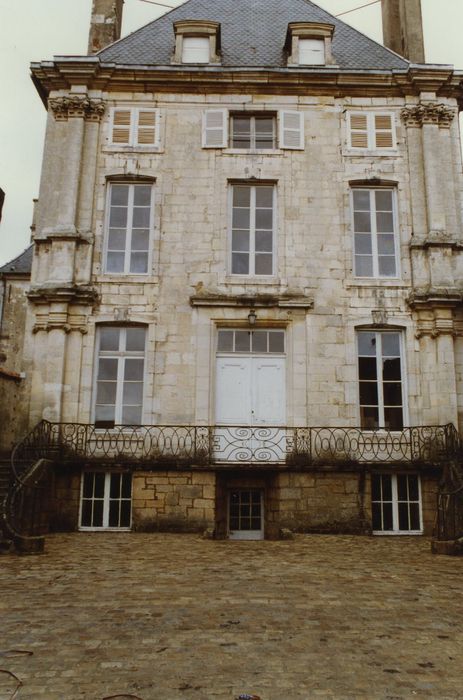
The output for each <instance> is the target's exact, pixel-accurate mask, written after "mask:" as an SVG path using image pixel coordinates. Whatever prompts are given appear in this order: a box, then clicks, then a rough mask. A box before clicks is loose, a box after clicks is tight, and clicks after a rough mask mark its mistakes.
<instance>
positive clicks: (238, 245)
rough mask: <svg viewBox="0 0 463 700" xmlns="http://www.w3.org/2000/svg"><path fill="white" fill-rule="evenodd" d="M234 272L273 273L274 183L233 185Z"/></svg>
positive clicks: (261, 274)
mask: <svg viewBox="0 0 463 700" xmlns="http://www.w3.org/2000/svg"><path fill="white" fill-rule="evenodd" d="M230 189H231V192H230V195H231V207H230V209H231V236H230V238H231V274H232V275H250V276H264V275H273V274H274V269H275V260H274V258H275V253H274V250H275V240H274V239H275V234H274V230H275V187H274V185H246V184H239V185H232V187H231V188H230Z"/></svg>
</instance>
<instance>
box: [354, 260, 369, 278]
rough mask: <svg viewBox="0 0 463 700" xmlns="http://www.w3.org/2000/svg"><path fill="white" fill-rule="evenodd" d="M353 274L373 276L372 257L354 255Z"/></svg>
mask: <svg viewBox="0 0 463 700" xmlns="http://www.w3.org/2000/svg"><path fill="white" fill-rule="evenodd" d="M355 274H356V275H357V277H373V258H372V257H371V255H356V256H355Z"/></svg>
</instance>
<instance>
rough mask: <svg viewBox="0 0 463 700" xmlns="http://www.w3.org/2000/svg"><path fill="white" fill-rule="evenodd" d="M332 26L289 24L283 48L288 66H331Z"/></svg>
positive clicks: (311, 23) (318, 23) (317, 23)
mask: <svg viewBox="0 0 463 700" xmlns="http://www.w3.org/2000/svg"><path fill="white" fill-rule="evenodd" d="M333 34H334V25H333V24H324V23H320V22H291V23H290V24H288V33H287V36H286V45H285V48H286V50H287V51H288V66H331V65H334V63H335V61H334V59H333V53H332V39H333Z"/></svg>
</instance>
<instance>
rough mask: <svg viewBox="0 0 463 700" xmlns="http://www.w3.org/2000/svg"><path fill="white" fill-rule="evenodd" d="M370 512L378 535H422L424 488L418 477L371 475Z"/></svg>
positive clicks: (415, 475)
mask: <svg viewBox="0 0 463 700" xmlns="http://www.w3.org/2000/svg"><path fill="white" fill-rule="evenodd" d="M371 511H372V521H373V522H372V525H373V533H374V534H377V535H385V534H390V535H393V534H396V535H399V534H402V535H410V534H416V535H419V534H421V533H422V531H423V525H422V517H421V484H420V478H419V476H418V475H417V474H372V475H371Z"/></svg>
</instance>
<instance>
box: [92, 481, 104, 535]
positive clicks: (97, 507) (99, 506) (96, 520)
mask: <svg viewBox="0 0 463 700" xmlns="http://www.w3.org/2000/svg"><path fill="white" fill-rule="evenodd" d="M103 476H104V475H103ZM92 527H103V501H93V519H92Z"/></svg>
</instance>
